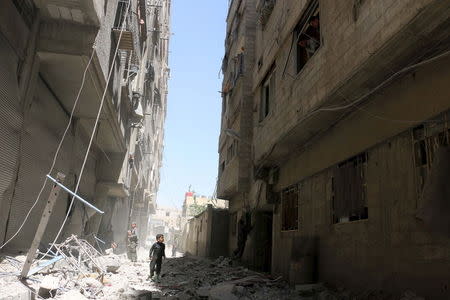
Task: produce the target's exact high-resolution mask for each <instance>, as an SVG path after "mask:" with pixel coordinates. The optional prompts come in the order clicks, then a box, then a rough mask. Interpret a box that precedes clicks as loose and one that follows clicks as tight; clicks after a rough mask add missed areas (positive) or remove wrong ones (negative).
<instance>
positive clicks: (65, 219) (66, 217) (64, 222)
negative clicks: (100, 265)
mask: <svg viewBox="0 0 450 300" xmlns="http://www.w3.org/2000/svg"><path fill="white" fill-rule="evenodd" d="M130 3H131V1H129V2H128V4H127V8H126V12H125V16H124V18H123V21H122V24H121V28H120V34H119V38H118V40H117V45H116V49H115V51H114V55H113V58H114V59H113V62H112V64H111V67H110V69H109V73H108V77H107V79H106V84H105V88H104V90H103V95H102V98H101V100H100V106H99V108H98V112H97V116H96V118H95V122H94V127H93V129H92V133H91V137H90V139H89V144H88V147H87V149H86V153H85V155H84V159H83V163H82V165H81V169H80V173H79V176H78V180H77V184H76V186H75V190H74V193H75V194H76V193H77V192H78V189H79V187H80V183H81V179H82V177H83V172H84V168H85V166H86V162H87V159H88V156H89V152H90V150H91V147H92V142H93V141H94V136H95V132H96V130H97V126H98V122H99V120H100V115H101V112H102V108H103V104H104V102H105V98H106V93H107V92H108V86H109V82H110V79H111V75H112V73H113V71H114V67H115V64H116V59H115V58H116V56H117V53H118V51H119V45H120V40H121V39H122V34H123V31H124V30H125V23H126V18H127V17H128V13H129V11H130ZM74 202H75V197H72V200H71V201H70V205H69V209H68V210H67V213H66V216H65V218H64V220H63V222H62V224H61V226H60V228H59V230H58V233H57V234H56V237H55V239H54V240H53V242H52V243H51V245H53V244H55V243H56V241H57V240H58V238H59V236H60V235H61V233H62V231H63V228H64V225H65V224H66V222H67V220H68V218H69V215H70V212H71V210H72V207H73V203H74ZM50 250H51V246H50V247H49V249H48V250H47V252H46V254H48V253H49V251H50ZM41 260H42V258H41V259H40V260H39V261H41Z"/></svg>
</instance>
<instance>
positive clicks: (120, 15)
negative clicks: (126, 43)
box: [114, 0, 130, 30]
mask: <svg viewBox="0 0 450 300" xmlns="http://www.w3.org/2000/svg"><path fill="white" fill-rule="evenodd" d="M129 2H130V0H119V3H118V4H117V11H116V19H115V20H114V29H121V28H122V23H123V22H124V21H125V22H126V20H125V16H126V15H127V7H129V5H128V3H129ZM128 15H129V14H128ZM124 27H125V30H126V29H128V28H127V23H125V25H124Z"/></svg>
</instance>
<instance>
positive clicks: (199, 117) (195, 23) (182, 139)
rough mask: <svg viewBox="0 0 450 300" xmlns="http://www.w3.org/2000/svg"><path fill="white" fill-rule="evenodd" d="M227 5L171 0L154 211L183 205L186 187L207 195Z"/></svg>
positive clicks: (211, 184)
mask: <svg viewBox="0 0 450 300" xmlns="http://www.w3.org/2000/svg"><path fill="white" fill-rule="evenodd" d="M227 9H228V0H196V1H189V0H173V1H172V17H171V26H172V28H171V30H172V33H173V35H172V36H171V40H170V54H169V65H170V68H171V72H170V73H171V78H170V80H169V95H168V112H167V119H166V127H165V148H164V158H163V167H162V169H161V184H160V189H159V193H158V197H157V204H158V205H159V206H177V207H181V205H182V204H183V199H184V193H185V192H186V191H187V190H188V188H189V185H192V189H193V190H195V191H196V192H197V193H198V194H200V195H207V196H209V195H212V194H213V192H214V188H215V184H216V178H217V169H218V153H217V145H218V136H219V131H220V114H221V97H220V93H219V91H220V90H221V78H219V71H220V67H221V63H222V57H223V54H224V38H225V30H226V15H227Z"/></svg>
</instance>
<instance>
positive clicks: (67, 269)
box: [0, 236, 423, 300]
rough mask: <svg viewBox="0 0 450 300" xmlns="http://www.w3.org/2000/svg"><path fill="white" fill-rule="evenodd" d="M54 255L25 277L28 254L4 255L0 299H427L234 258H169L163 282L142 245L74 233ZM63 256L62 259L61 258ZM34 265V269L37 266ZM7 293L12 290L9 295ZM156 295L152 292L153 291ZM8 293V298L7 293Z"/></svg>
mask: <svg viewBox="0 0 450 300" xmlns="http://www.w3.org/2000/svg"><path fill="white" fill-rule="evenodd" d="M55 249H57V250H56V252H55V253H53V256H52V258H51V259H49V260H46V261H43V262H41V264H39V265H38V266H37V267H35V268H34V269H32V271H30V273H33V272H34V273H33V274H32V275H29V276H28V278H27V280H26V281H22V282H21V281H19V279H18V275H19V273H20V270H21V268H22V265H23V263H24V262H25V256H19V257H15V258H13V257H7V256H6V257H2V258H1V259H0V295H1V296H0V300H3V299H24V300H27V299H31V295H32V294H35V298H37V299H41V298H52V299H62V300H78V299H81V300H83V299H103V300H116V299H117V300H128V299H130V300H131V299H161V300H196V299H198V300H202V299H209V300H253V299H264V300H271V299H274V300H275V299H276V300H280V299H281V300H283V299H286V300H287V299H289V300H295V299H305V300H347V299H355V300H369V299H370V300H394V299H395V300H398V299H401V300H423V298H421V297H418V296H416V295H415V294H414V293H413V292H410V291H408V292H405V293H404V295H402V296H400V297H392V295H388V294H385V293H382V292H380V291H364V292H359V293H356V292H351V291H346V290H344V289H338V290H335V289H331V288H329V287H327V286H325V285H324V284H304V285H297V286H295V287H292V286H289V285H288V284H287V283H286V282H285V281H284V280H282V278H281V277H279V278H272V277H271V276H269V275H267V274H263V273H258V272H255V271H252V270H249V269H247V268H245V267H243V266H240V265H238V264H237V263H236V262H235V261H233V260H232V259H230V258H224V257H220V258H218V259H216V260H210V259H206V258H198V257H191V256H185V257H178V258H169V259H166V260H165V261H164V262H163V267H162V273H161V282H158V283H155V282H152V281H149V280H147V278H148V275H149V264H148V261H147V257H146V256H147V255H148V253H146V251H144V250H143V249H142V251H141V254H142V255H141V260H140V261H139V262H137V263H132V262H130V261H129V260H128V259H127V258H126V256H125V255H115V254H112V253H111V252H108V254H107V255H101V254H100V253H99V252H97V250H95V249H94V248H93V247H92V246H91V245H89V243H87V242H86V241H84V240H81V239H78V238H77V237H75V236H72V237H70V238H69V239H67V240H66V241H65V242H64V243H62V244H59V245H56V247H55ZM60 257H61V258H60ZM33 270H34V271H33ZM3 295H7V296H5V297H4V298H3V297H2V296H3ZM150 295H151V296H150ZM8 297H9V298H8Z"/></svg>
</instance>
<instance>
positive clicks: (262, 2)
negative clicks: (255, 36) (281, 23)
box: [256, 0, 276, 29]
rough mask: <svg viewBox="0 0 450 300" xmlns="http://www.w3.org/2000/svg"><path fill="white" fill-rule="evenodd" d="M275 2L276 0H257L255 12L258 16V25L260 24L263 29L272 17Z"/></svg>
mask: <svg viewBox="0 0 450 300" xmlns="http://www.w3.org/2000/svg"><path fill="white" fill-rule="evenodd" d="M275 2H276V0H259V1H258V2H257V4H256V11H257V12H258V14H259V23H261V25H262V27H263V29H264V27H265V26H266V24H267V22H268V21H269V18H270V16H271V15H272V11H273V9H274V7H275Z"/></svg>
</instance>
